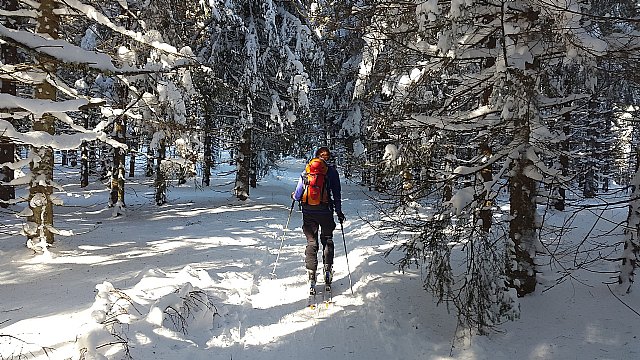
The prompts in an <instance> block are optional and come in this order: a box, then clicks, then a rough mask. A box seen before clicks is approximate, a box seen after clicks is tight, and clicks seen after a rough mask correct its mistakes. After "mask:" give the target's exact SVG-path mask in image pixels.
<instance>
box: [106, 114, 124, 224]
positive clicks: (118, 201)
mask: <svg viewBox="0 0 640 360" xmlns="http://www.w3.org/2000/svg"><path fill="white" fill-rule="evenodd" d="M113 126H114V129H113V130H114V140H116V141H117V142H119V143H121V144H125V143H126V133H127V130H126V129H127V125H126V116H122V117H120V118H118V119H116V121H115V122H114V124H113ZM124 162H125V156H124V150H123V149H121V148H118V147H116V148H113V164H112V167H111V194H110V198H109V206H110V207H115V209H116V210H115V215H116V216H118V215H122V213H123V210H124V207H125V202H124V176H125V175H124Z"/></svg>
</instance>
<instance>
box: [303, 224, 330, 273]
mask: <svg viewBox="0 0 640 360" xmlns="http://www.w3.org/2000/svg"><path fill="white" fill-rule="evenodd" d="M335 228H336V223H335V222H334V221H333V213H330V212H327V213H313V214H309V213H307V214H304V213H303V214H302V232H303V233H304V236H306V238H307V248H306V250H305V252H304V254H305V266H306V267H307V269H308V270H313V271H316V270H317V269H318V248H319V245H318V230H320V243H321V244H322V260H323V263H324V264H325V265H332V264H333V230H334V229H335Z"/></svg>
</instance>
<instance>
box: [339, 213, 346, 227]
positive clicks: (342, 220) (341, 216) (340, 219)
mask: <svg viewBox="0 0 640 360" xmlns="http://www.w3.org/2000/svg"><path fill="white" fill-rule="evenodd" d="M344 219H345V217H344V214H343V213H342V211H338V221H340V224H342V223H343V222H344Z"/></svg>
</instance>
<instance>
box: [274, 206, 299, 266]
mask: <svg viewBox="0 0 640 360" xmlns="http://www.w3.org/2000/svg"><path fill="white" fill-rule="evenodd" d="M295 203H296V201H295V200H293V201H292V202H291V208H290V209H289V217H288V218H287V225H285V226H284V229H283V230H282V240H281V241H280V247H279V248H278V256H276V263H275V264H273V271H272V272H271V278H272V279H273V277H274V276H276V267H277V266H278V259H280V251H282V245H283V244H284V236H285V234H286V233H287V229H288V228H289V220H291V213H293V205H294V204H295Z"/></svg>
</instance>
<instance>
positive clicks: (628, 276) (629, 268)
mask: <svg viewBox="0 0 640 360" xmlns="http://www.w3.org/2000/svg"><path fill="white" fill-rule="evenodd" d="M636 155H637V158H636V176H634V177H633V183H632V185H631V197H630V200H629V214H628V215H627V227H626V229H625V231H624V234H625V239H624V250H623V252H622V256H621V260H622V264H620V273H619V274H618V284H620V289H621V290H622V291H623V292H625V293H627V294H628V293H630V292H631V286H633V281H634V277H635V272H636V269H637V268H638V259H639V258H640V239H639V238H638V237H639V236H640V148H638V149H636Z"/></svg>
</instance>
